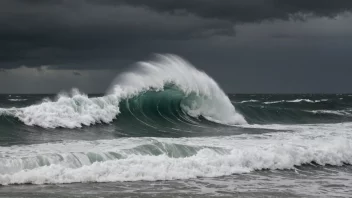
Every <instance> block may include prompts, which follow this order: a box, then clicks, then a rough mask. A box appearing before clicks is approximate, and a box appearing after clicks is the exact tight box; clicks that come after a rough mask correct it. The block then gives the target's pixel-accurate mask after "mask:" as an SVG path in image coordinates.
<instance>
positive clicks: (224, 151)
mask: <svg viewBox="0 0 352 198" xmlns="http://www.w3.org/2000/svg"><path fill="white" fill-rule="evenodd" d="M243 127H252V128H254V127H257V126H253V125H248V126H243ZM259 127H266V128H268V129H280V130H283V132H275V133H268V134H256V135H248V134H244V135H238V136H229V137H197V138H176V139H174V138H122V139H115V140H99V141H92V142H89V141H72V142H63V143H47V144H38V145H22V146H12V147H1V155H0V159H1V163H0V167H1V168H0V170H2V171H1V172H0V184H2V185H8V184H14V183H19V184H20V183H33V184H43V183H72V182H112V181H136V180H150V181H154V180H173V179H189V178H195V177H214V176H223V175H230V174H234V173H247V172H250V171H254V170H262V169H271V170H276V169H293V168H294V166H299V165H302V164H307V163H311V162H315V163H317V164H319V165H327V164H329V165H335V166H341V165H343V164H344V163H349V164H351V163H352V153H351V152H350V151H351V149H352V135H351V134H350V131H351V129H352V128H351V127H352V124H351V123H343V124H323V125H300V126H298V125H266V126H264V125H260V126H259ZM286 130H287V132H286ZM288 131H289V132H288ZM141 146H142V147H141ZM143 146H144V147H143ZM148 146H149V147H150V146H152V147H153V148H152V149H149V151H153V152H155V150H158V151H159V152H156V153H153V152H145V150H147V151H148ZM185 146H186V149H185ZM167 147H168V148H169V149H166V148H167ZM191 148H195V149H193V150H192V149H191ZM176 152H181V153H182V152H184V153H186V154H187V153H188V154H190V155H184V156H182V155H181V156H178V157H174V156H173V153H176ZM113 153H115V154H113ZM118 154H119V155H120V156H117V155H118ZM94 156H96V158H97V159H98V160H92V158H94Z"/></svg>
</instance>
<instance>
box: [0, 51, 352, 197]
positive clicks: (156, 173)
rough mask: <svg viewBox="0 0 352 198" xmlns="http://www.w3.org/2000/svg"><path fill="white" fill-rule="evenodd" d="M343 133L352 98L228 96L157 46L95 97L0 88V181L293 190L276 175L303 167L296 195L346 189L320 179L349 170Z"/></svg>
mask: <svg viewBox="0 0 352 198" xmlns="http://www.w3.org/2000/svg"><path fill="white" fill-rule="evenodd" d="M351 130H352V95H348V94H344V95H336V94H334V95H333V94H330V95H328V94H315V95H314V94H294V95H279V94H266V95H265V94H263V95H261V94H256V95H251V94H225V93H224V92H223V91H222V89H221V88H220V86H219V85H218V84H217V83H216V82H215V81H214V80H213V79H212V78H211V77H210V76H208V75H207V74H206V73H204V72H202V71H199V70H197V69H196V68H195V67H194V66H192V65H191V64H190V63H188V62H187V61H186V60H184V59H182V58H181V57H179V56H176V55H158V56H157V57H156V58H155V59H154V60H151V61H145V62H139V63H137V64H136V66H135V67H134V68H132V69H131V70H130V71H127V72H125V73H122V74H120V75H118V76H117V77H116V79H115V80H114V82H113V83H112V85H111V87H110V88H109V91H108V93H107V94H104V95H87V94H84V93H81V92H80V91H79V90H77V89H73V90H72V91H71V92H70V93H60V94H58V95H56V96H54V95H1V96H0V185H4V186H6V188H7V189H9V188H10V187H11V186H12V185H13V184H70V185H69V186H68V188H70V186H71V187H72V186H75V185H77V184H73V183H82V187H83V188H84V185H85V184H86V183H87V182H88V183H89V182H98V183H100V182H109V183H110V182H122V183H121V184H120V185H121V186H123V187H124V188H125V187H126V188H128V187H127V186H125V185H127V184H126V183H125V182H135V183H133V184H131V186H133V185H137V186H138V185H142V186H143V184H144V183H143V182H156V181H166V182H170V183H172V182H175V183H177V184H175V185H176V186H177V185H179V186H182V185H184V184H183V183H182V182H185V183H187V182H190V181H194V182H195V183H197V185H198V184H199V183H198V182H204V181H203V180H207V181H206V183H208V184H212V185H218V183H219V182H220V180H222V181H221V182H222V183H223V185H228V186H234V185H238V186H242V185H243V186H242V187H244V186H245V185H247V184H246V182H249V181H250V180H251V178H252V177H255V178H257V179H259V178H260V179H263V180H269V181H270V182H272V183H273V184H272V185H274V186H275V185H276V187H277V188H278V189H280V191H282V192H287V193H293V195H302V194H301V192H300V189H302V188H303V187H302V186H299V185H298V184H292V183H291V184H288V186H280V187H279V184H280V181H292V180H294V179H295V178H297V177H303V175H304V177H305V179H307V180H309V182H310V183H311V184H312V183H314V184H315V185H318V186H319V188H317V190H316V191H315V192H314V191H307V193H308V194H305V195H311V194H315V193H322V192H324V189H326V191H327V192H325V193H327V194H328V195H342V196H343V195H346V194H348V191H344V190H343V189H344V188H346V186H348V187H350V184H345V185H346V186H338V187H336V188H333V187H329V185H331V186H333V185H335V184H336V181H340V180H341V181H343V180H346V179H351V174H352V172H351V170H350V164H351V163H352V153H351V152H350V151H351V148H352V147H351V146H352V144H351V143H352V133H351ZM330 170H333V172H334V174H332V173H331V172H329V171H330ZM328 173H329V174H328ZM330 173H331V174H330ZM282 174H285V178H283V176H282ZM313 175H315V176H319V179H325V181H326V183H327V184H328V185H327V186H328V187H326V188H325V187H322V186H321V185H322V184H319V183H317V182H316V181H317V178H316V177H314V176H313ZM339 175H340V176H339ZM342 175H343V176H342ZM239 177H241V181H238V183H235V184H234V183H231V182H230V181H231V180H233V179H234V178H239ZM332 177H334V179H331V178H332ZM221 178H223V179H221ZM225 178H226V179H225ZM181 183H182V184H181ZM215 183H217V184H215ZM87 185H89V184H87ZM100 185H104V184H100ZM106 185H107V186H108V185H109V184H106ZM187 185H189V183H188V184H187ZM202 185H203V184H202ZM202 185H200V186H201V187H199V186H198V187H199V188H206V189H209V188H208V187H209V185H205V184H204V185H205V186H208V187H205V186H202ZM256 185H257V186H258V189H259V188H260V186H261V185H264V184H261V183H257V184H256ZM339 185H340V184H339ZM247 186H248V185H247ZM131 188H132V187H131ZM175 188H176V187H175ZM3 189H4V188H3ZM290 189H295V191H292V190H290ZM224 191H226V192H227V193H231V192H234V190H233V189H229V188H226V189H225V190H224ZM0 192H1V190H0ZM212 192H213V191H212ZM213 193H215V192H213ZM210 194H211V193H210ZM220 194H221V193H220ZM214 195H219V194H217V193H215V194H214Z"/></svg>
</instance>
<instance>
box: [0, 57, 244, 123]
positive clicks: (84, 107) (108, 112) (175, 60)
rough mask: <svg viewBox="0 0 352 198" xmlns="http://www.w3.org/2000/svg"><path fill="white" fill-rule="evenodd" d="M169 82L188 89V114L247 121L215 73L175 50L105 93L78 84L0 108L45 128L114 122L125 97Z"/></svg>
mask: <svg viewBox="0 0 352 198" xmlns="http://www.w3.org/2000/svg"><path fill="white" fill-rule="evenodd" d="M170 85H171V86H173V87H176V88H177V89H178V90H179V91H181V92H182V93H183V96H182V100H181V102H180V107H181V108H182V110H183V111H184V112H185V113H186V114H187V115H189V116H192V117H200V116H202V117H204V118H206V119H207V120H209V121H212V122H217V123H220V124H227V125H235V124H244V123H246V121H245V119H244V118H243V116H242V115H240V114H239V113H237V112H236V110H235V107H234V106H233V105H232V104H231V101H230V100H229V98H228V97H227V95H226V94H225V93H224V92H223V91H222V90H221V88H220V87H219V86H218V85H217V83H216V82H215V81H214V80H213V79H212V78H211V77H209V76H208V75H207V74H206V73H204V72H202V71H199V70H197V69H196V68H195V67H193V66H192V65H191V64H190V63H188V62H187V61H185V60H183V59H182V58H181V57H179V56H176V55H158V56H157V58H156V59H155V60H153V61H149V62H139V63H138V64H137V66H136V68H135V69H134V70H132V71H130V72H125V73H123V74H121V75H119V76H118V77H117V78H116V79H115V81H114V83H113V86H112V87H111V88H110V91H109V93H108V94H107V95H105V96H103V97H96V98H89V97H88V96H87V95H85V94H82V93H80V92H79V91H78V90H76V89H74V90H73V91H72V93H71V95H68V94H59V95H58V99H57V100H56V101H50V100H45V101H43V102H42V103H40V104H36V105H31V106H28V107H24V108H12V109H0V113H1V112H3V113H2V114H6V115H11V116H14V117H16V118H18V119H19V120H21V121H22V122H24V123H25V124H27V125H30V126H34V125H35V126H40V127H44V128H57V127H63V128H78V127H82V126H84V125H85V126H90V125H93V124H98V123H110V122H112V121H113V120H114V119H115V118H116V116H117V115H119V114H120V102H121V101H124V100H128V99H131V98H133V97H136V96H138V95H140V94H143V93H145V92H147V91H153V92H161V91H164V90H165V87H169V86H170ZM166 97H172V96H166Z"/></svg>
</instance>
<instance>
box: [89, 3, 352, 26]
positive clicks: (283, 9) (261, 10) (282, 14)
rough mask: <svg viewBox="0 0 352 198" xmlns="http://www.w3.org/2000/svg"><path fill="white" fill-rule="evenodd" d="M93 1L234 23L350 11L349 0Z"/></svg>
mask: <svg viewBox="0 0 352 198" xmlns="http://www.w3.org/2000/svg"><path fill="white" fill-rule="evenodd" d="M90 1H91V2H95V3H103V2H105V3H110V4H116V3H117V2H119V3H125V4H129V5H134V6H145V7H148V8H150V9H153V10H157V11H159V12H169V13H173V14H177V13H192V14H195V15H198V16H201V17H206V18H217V19H223V20H230V21H234V22H260V21H263V20H273V19H284V20H287V19H289V18H297V19H304V18H305V17H304V15H302V14H309V15H313V16H328V17H333V16H336V15H337V14H339V13H341V12H345V11H350V10H351V8H352V1H350V0H336V1H329V0H327V1H326V0H235V1H234V0H221V1H218V0H191V1H190V0H153V1H144V0H105V1H104V0H103V1H99V0H90Z"/></svg>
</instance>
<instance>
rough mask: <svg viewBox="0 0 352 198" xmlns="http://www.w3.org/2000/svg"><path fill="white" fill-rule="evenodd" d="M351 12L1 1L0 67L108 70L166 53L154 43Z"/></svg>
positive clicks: (280, 4) (201, 1)
mask: <svg viewBox="0 0 352 198" xmlns="http://www.w3.org/2000/svg"><path fill="white" fill-rule="evenodd" d="M351 8H352V1H350V0H336V1H320V0H319V1H318V0H310V1H306V0H237V1H231V0H222V1H219V0H148V1H142V0H114V1H112V0H2V1H1V2H0V67H2V68H12V67H18V66H20V65H26V66H28V67H31V66H37V65H56V66H57V68H59V69H60V68H72V69H85V68H94V69H101V68H111V67H114V66H115V65H125V64H128V63H131V62H134V61H135V60H136V59H140V58H141V57H144V56H145V55H148V54H150V53H152V52H155V50H156V49H157V50H161V51H166V52H170V51H171V52H172V50H173V46H171V45H169V46H167V47H164V48H162V47H160V46H157V45H158V44H160V43H163V44H165V46H166V45H167V44H169V43H166V42H172V43H175V42H174V41H190V40H199V39H206V38H210V37H213V36H219V35H225V36H230V37H233V36H235V31H234V25H236V24H239V23H250V22H261V21H263V20H274V19H284V20H286V19H289V18H290V17H293V18H302V17H303V16H304V15H313V16H335V15H336V14H338V13H341V12H344V11H349V10H351ZM303 19H304V17H303ZM156 43H157V44H156ZM176 45H177V44H175V46H176Z"/></svg>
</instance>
